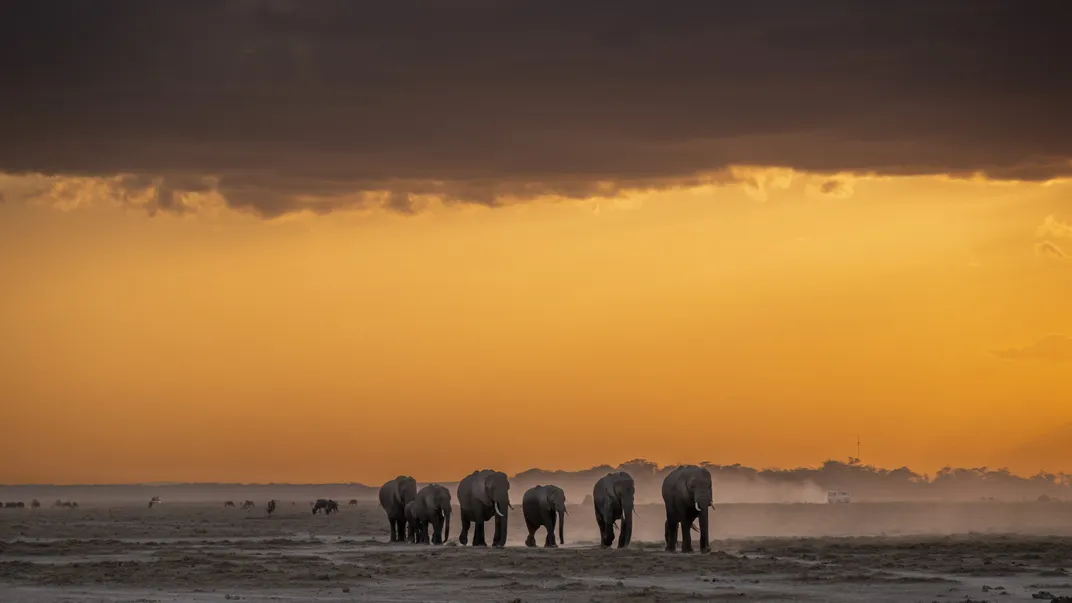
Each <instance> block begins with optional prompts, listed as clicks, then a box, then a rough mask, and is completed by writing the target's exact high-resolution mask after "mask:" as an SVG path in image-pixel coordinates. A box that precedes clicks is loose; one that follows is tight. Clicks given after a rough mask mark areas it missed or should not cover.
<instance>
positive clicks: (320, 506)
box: [313, 498, 339, 515]
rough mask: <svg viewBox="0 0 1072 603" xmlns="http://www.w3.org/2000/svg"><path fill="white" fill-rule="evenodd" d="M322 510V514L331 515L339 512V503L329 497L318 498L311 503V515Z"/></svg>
mask: <svg viewBox="0 0 1072 603" xmlns="http://www.w3.org/2000/svg"><path fill="white" fill-rule="evenodd" d="M321 511H323V512H324V515H331V514H332V513H338V512H339V503H337V502H335V501H333V500H331V499H330V498H318V499H316V502H315V503H314V504H313V515H316V514H317V513H319V512H321Z"/></svg>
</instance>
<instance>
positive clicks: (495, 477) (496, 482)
mask: <svg viewBox="0 0 1072 603" xmlns="http://www.w3.org/2000/svg"><path fill="white" fill-rule="evenodd" d="M458 506H460V507H461V516H462V530H461V534H459V535H458V542H460V543H461V544H462V545H463V546H464V545H465V544H467V543H468V541H469V524H470V523H473V524H475V525H474V526H473V546H487V545H488V543H487V541H486V540H485V539H484V523H485V522H487V521H488V520H489V519H491V518H492V517H494V518H495V534H494V536H493V537H492V539H491V546H493V547H500V548H501V547H504V546H506V529H507V520H508V519H509V516H508V513H509V512H510V509H513V507H512V506H511V505H510V480H509V478H507V477H506V474H505V473H503V472H502V471H493V470H491V469H481V470H480V471H474V472H472V473H470V474H469V475H467V476H465V477H463V478H462V481H461V482H459V483H458Z"/></svg>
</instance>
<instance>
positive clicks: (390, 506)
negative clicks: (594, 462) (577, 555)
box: [380, 465, 714, 552]
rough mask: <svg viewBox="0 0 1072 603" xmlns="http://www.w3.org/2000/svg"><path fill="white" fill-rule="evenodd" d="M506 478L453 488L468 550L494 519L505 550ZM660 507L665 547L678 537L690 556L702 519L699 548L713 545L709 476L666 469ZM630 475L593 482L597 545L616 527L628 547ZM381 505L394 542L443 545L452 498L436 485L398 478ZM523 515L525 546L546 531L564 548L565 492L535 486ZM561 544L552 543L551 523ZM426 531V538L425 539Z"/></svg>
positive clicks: (610, 540)
mask: <svg viewBox="0 0 1072 603" xmlns="http://www.w3.org/2000/svg"><path fill="white" fill-rule="evenodd" d="M509 492H510V480H509V479H508V478H507V477H506V474H505V473H503V472H501V471H493V470H490V469H482V470H480V471H474V472H473V473H472V474H470V475H468V476H466V477H465V478H463V479H462V481H461V482H459V483H458V489H457V495H458V506H459V507H460V509H461V520H462V525H461V534H460V535H459V536H458V542H459V543H461V544H462V545H463V546H464V545H467V544H469V527H470V524H472V526H473V546H487V541H486V540H485V536H484V524H485V522H487V521H488V520H489V519H493V518H494V519H495V532H494V535H493V536H492V539H491V545H492V546H494V547H503V546H505V545H506V528H507V519H508V518H509V513H510V511H511V510H512V509H513V506H512V505H511V504H510V495H509ZM662 494H663V502H664V503H665V505H666V534H665V536H666V550H668V551H674V550H676V549H677V544H678V539H677V535H678V532H679V531H680V533H681V550H682V551H684V552H691V551H692V536H691V534H690V532H691V531H692V530H695V529H696V528H695V527H694V526H693V522H694V521H696V520H697V519H698V520H699V524H700V527H699V530H698V531H699V533H700V534H699V536H700V550H701V551H703V552H706V551H707V550H708V549H709V548H710V539H709V537H708V534H709V531H708V525H709V524H708V517H707V509H708V508H711V509H713V508H714V505H713V503H712V492H711V473H710V472H709V471H708V470H707V469H705V468H703V467H697V466H695V465H685V466H681V467H678V468H677V469H674V470H673V471H671V472H670V473H669V474H668V475H667V476H666V478H665V479H664V480H663V487H662ZM634 496H635V487H634V483H633V478H632V476H630V475H629V474H628V473H626V472H624V471H617V472H614V473H609V474H607V475H605V476H603V477H602V478H600V479H599V481H597V482H596V484H595V487H594V488H593V490H592V503H593V505H594V507H595V515H596V524H597V525H598V526H599V534H600V545H601V546H602V547H603V548H608V547H610V546H612V545H613V544H614V539H615V529H616V528H617V527H618V522H619V521H620V522H621V527H620V533H619V534H618V548H625V547H627V546H629V542H630V540H631V539H632V535H633V515H634V514H635V513H636V511H635V510H634V509H633V499H634ZM380 506H382V507H383V509H384V511H385V512H386V513H387V520H388V522H389V523H390V527H391V542H411V543H427V544H443V543H444V542H446V541H447V539H449V538H450V516H451V494H450V490H448V489H447V488H445V487H443V486H440V485H438V484H429V485H427V486H425V487H423V488H421V489H420V490H419V491H418V490H417V482H416V480H414V479H413V478H412V477H409V476H408V475H400V476H398V477H396V478H395V479H392V480H390V481H388V482H387V483H385V484H384V485H383V486H382V487H381V488H380ZM521 510H522V512H523V513H524V516H525V525H526V527H527V528H528V532H529V534H528V538H526V539H525V545H526V546H536V531H537V530H539V529H540V528H544V529H545V530H546V532H547V535H546V538H545V540H544V546H545V547H555V546H557V545H558V544H564V543H565V523H566V515H568V511H567V510H566V495H565V493H564V492H563V491H562V489H561V488H559V487H557V486H545V485H538V486H533V487H532V488H530V489H529V490H528V491H526V492H525V496H524V497H523V498H522V499H521ZM556 525H557V526H558V541H557V543H556V541H555V526H556ZM429 528H431V536H430V537H429Z"/></svg>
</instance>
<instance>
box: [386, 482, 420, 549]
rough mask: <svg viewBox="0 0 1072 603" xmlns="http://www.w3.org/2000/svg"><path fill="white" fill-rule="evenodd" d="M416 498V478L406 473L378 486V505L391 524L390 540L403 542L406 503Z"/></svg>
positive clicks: (406, 537) (405, 536) (405, 538)
mask: <svg viewBox="0 0 1072 603" xmlns="http://www.w3.org/2000/svg"><path fill="white" fill-rule="evenodd" d="M415 498H417V480H415V479H413V478H412V477H410V476H408V475H399V476H398V477H396V478H394V479H392V480H388V481H386V482H384V484H383V485H382V486H380V506H381V507H383V510H384V512H385V513H387V522H388V523H389V524H390V526H391V540H390V541H391V542H405V541H406V540H407V539H408V536H409V535H408V534H406V527H407V525H408V524H407V523H406V505H407V504H409V503H410V502H413V499H415Z"/></svg>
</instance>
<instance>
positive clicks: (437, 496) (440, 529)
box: [406, 484, 451, 544]
mask: <svg viewBox="0 0 1072 603" xmlns="http://www.w3.org/2000/svg"><path fill="white" fill-rule="evenodd" d="M450 501H451V499H450V490H448V489H446V488H445V487H443V486H440V485H439V484H428V485H427V486H425V487H423V488H421V489H420V491H419V492H417V497H416V498H414V499H413V503H412V504H413V521H415V522H416V524H415V526H414V527H415V528H416V530H417V536H418V538H419V539H416V540H417V542H423V543H426V544H443V543H444V542H446V541H447V540H448V539H449V538H450V514H451V509H450ZM406 508H407V509H408V508H409V505H406ZM429 525H430V526H431V527H432V533H431V536H430V537H429V534H428V527H429Z"/></svg>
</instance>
